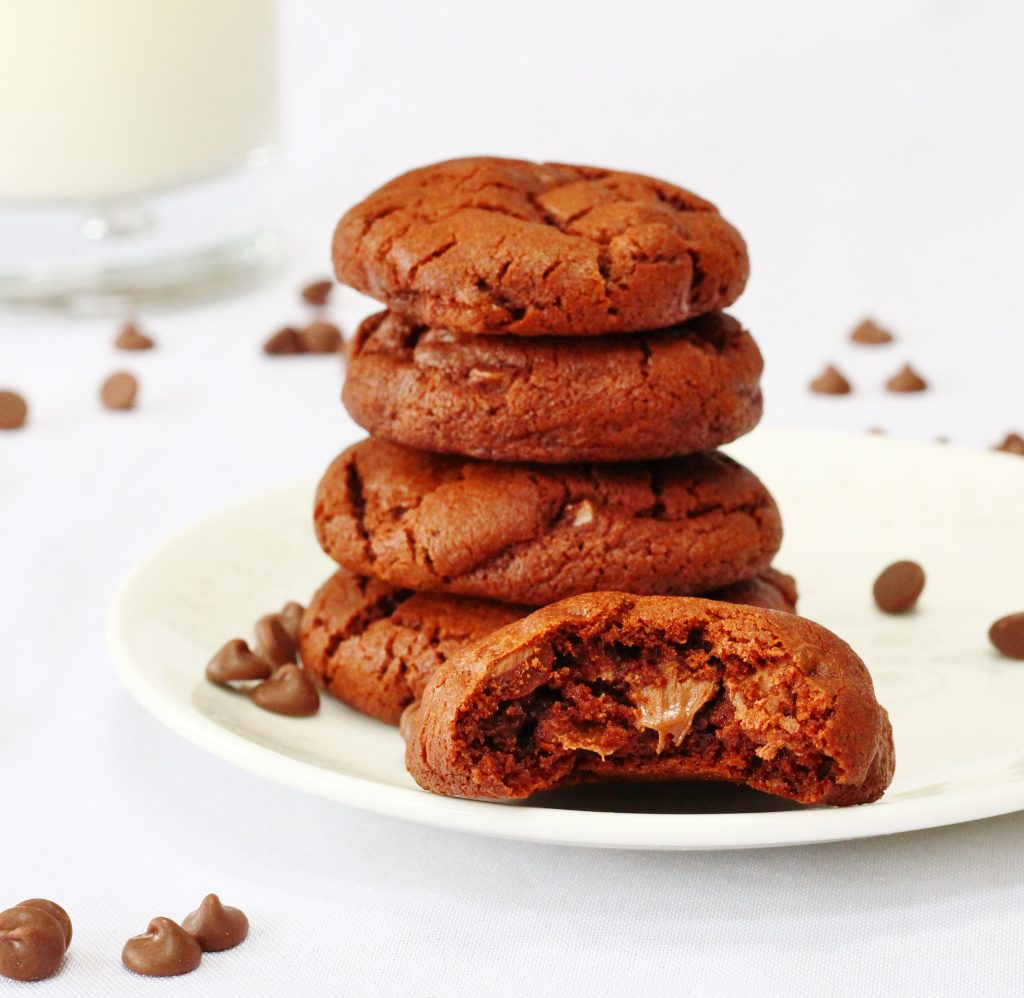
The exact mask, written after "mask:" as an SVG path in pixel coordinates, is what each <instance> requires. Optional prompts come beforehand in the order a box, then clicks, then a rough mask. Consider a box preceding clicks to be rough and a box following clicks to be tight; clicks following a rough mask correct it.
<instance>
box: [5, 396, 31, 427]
mask: <svg viewBox="0 0 1024 998" xmlns="http://www.w3.org/2000/svg"><path fill="white" fill-rule="evenodd" d="M26 419H28V403H27V402H26V401H25V399H24V398H22V396H20V395H19V394H18V393H17V392H7V391H4V392H0V430H19V429H21V427H23V426H24V425H25V420H26Z"/></svg>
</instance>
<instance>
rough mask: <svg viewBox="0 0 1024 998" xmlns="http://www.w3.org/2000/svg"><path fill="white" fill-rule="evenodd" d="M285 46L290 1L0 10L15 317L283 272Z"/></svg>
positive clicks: (105, 305) (6, 221)
mask: <svg viewBox="0 0 1024 998" xmlns="http://www.w3.org/2000/svg"><path fill="white" fill-rule="evenodd" d="M276 39H277V10H276V0H0V303H3V302H7V303H35V304H50V305H59V306H66V307H72V308H76V309H87V310H94V311H95V310H113V309H121V308H124V307H126V305H127V306H128V307H130V306H131V305H133V304H135V303H139V302H141V303H174V302H177V301H184V300H188V299H194V298H196V297H201V296H207V295H211V294H216V293H220V292H222V291H224V290H226V289H229V288H232V287H235V286H238V285H240V284H243V283H248V282H251V281H253V280H254V279H256V278H258V276H260V275H261V274H264V273H266V272H267V271H268V270H270V269H272V268H273V266H274V265H275V264H276V262H277V261H278V259H279V256H280V239H279V236H278V233H277V228H276V222H277V218H276V207H277V197H276V188H277V184H276V177H275V170H274V156H273V147H274V141H275V125H276V96H277V45H276Z"/></svg>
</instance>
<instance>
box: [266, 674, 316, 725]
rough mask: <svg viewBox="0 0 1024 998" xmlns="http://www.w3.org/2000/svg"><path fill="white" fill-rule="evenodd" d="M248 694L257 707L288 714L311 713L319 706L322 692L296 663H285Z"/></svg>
mask: <svg viewBox="0 0 1024 998" xmlns="http://www.w3.org/2000/svg"><path fill="white" fill-rule="evenodd" d="M249 697H250V699H251V700H252V702H253V703H254V704H256V706H257V707H262V708H263V709H264V710H269V711H273V713H275V714H285V715H287V716H288V717H309V716H310V715H312V714H315V713H316V712H317V711H318V710H319V709H320V694H319V693H317V691H316V687H315V686H314V685H313V682H312V680H311V679H310V678H309V676H307V675H306V674H305V672H303V671H302V669H300V668H299V667H298V666H297V665H282V666H281V668H280V669H278V670H277V671H276V672H275V673H274V674H273V675H272V676H271V677H270V678H269V679H268V680H267V681H266V682H263V683H260V685H259V686H257V687H256V688H255V689H253V690H252V692H251V693H250V694H249Z"/></svg>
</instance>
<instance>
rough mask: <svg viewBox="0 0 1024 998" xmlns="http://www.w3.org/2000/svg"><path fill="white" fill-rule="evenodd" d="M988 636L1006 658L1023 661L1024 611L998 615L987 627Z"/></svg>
mask: <svg viewBox="0 0 1024 998" xmlns="http://www.w3.org/2000/svg"><path fill="white" fill-rule="evenodd" d="M988 637H989V640H990V641H991V642H992V644H994V645H995V646H996V648H998V649H999V651H1001V652H1002V653H1003V654H1004V655H1005V656H1006V657H1007V658H1017V659H1020V660H1021V661H1024V613H1011V614H1010V615H1009V616H1007V617H1000V618H999V620H997V621H996V622H995V623H994V624H993V625H992V626H991V627H990V628H989V630H988Z"/></svg>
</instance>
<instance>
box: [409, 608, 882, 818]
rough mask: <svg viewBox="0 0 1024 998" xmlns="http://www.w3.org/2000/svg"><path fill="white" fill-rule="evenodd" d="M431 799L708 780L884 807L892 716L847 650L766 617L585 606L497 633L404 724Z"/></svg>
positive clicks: (803, 624)
mask: <svg viewBox="0 0 1024 998" xmlns="http://www.w3.org/2000/svg"><path fill="white" fill-rule="evenodd" d="M402 730H403V733H404V734H405V735H406V738H407V742H408V744H407V752H406V765H407V767H408V769H409V772H410V773H411V774H412V776H413V777H414V778H415V780H416V782H417V783H419V784H420V786H422V787H424V788H425V789H427V790H431V791H433V792H434V793H440V794H446V795H451V796H460V797H472V798H483V799H498V800H501V799H511V798H522V797H526V796H529V795H530V794H532V793H534V792H536V791H539V790H548V789H551V788H553V787H556V786H564V785H568V784H572V783H583V782H589V781H593V780H603V779H611V780H621V779H652V780H668V779H717V780H727V781H730V782H733V783H744V784H746V785H748V786H750V787H753V788H755V789H757V790H762V791H766V792H768V793H772V794H777V795H779V796H782V797H788V798H791V799H792V800H797V801H800V802H802V803H805V804H834V805H850V804H862V803H868V802H870V801H873V800H877V799H878V798H879V797H880V796H881V795H882V794H883V793H884V792H885V789H886V787H888V785H889V783H890V782H891V780H892V776H893V770H894V765H895V762H894V748H893V741H892V728H891V726H890V724H889V718H888V715H887V714H886V711H885V709H884V708H883V707H882V706H881V705H880V704H879V703H878V701H877V700H876V699H875V695H874V688H873V685H872V682H871V676H870V674H869V673H868V671H867V669H866V668H865V666H864V663H863V662H862V661H861V660H860V658H858V656H857V655H856V653H855V652H854V651H853V649H851V648H850V646H849V645H847V644H846V643H845V642H844V641H842V640H841V639H839V638H838V637H836V636H835V635H834V634H832V633H831V632H829V631H827V630H826V629H825V628H823V627H821V626H820V625H818V624H814V623H812V622H810V621H807V620H804V619H802V618H800V617H795V616H793V615H791V614H783V613H778V612H775V611H772V610H761V609H754V608H750V607H742V606H734V605H730V604H728V603H713V602H709V601H707V600H701V599H687V598H677V597H635V596H629V595H626V594H623V593H590V594H587V595H584V596H578V597H574V598H573V599H568V600H565V601H563V602H561V603H557V604H555V605H553V606H549V607H545V608H543V609H541V610H538V611H537V612H536V613H534V614H532V615H531V616H529V617H527V618H525V619H524V620H521V621H517V622H515V623H513V624H509V625H507V626H506V627H503V628H501V629H500V630H498V631H495V632H494V633H493V634H491V635H490V636H488V637H486V638H484V639H482V640H481V641H478V642H476V643H475V644H473V645H470V646H468V647H467V648H465V649H464V650H463V651H462V652H461V653H460V654H458V655H456V656H455V657H454V658H452V659H451V661H449V663H448V664H447V665H446V667H445V668H444V669H442V670H439V671H438V672H437V673H435V675H434V677H433V678H432V679H431V681H430V682H429V683H428V684H427V688H426V690H425V692H424V694H423V699H422V700H421V701H420V702H419V704H414V705H413V706H411V707H410V708H409V709H408V711H407V712H406V714H405V715H404V716H403V718H402Z"/></svg>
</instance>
